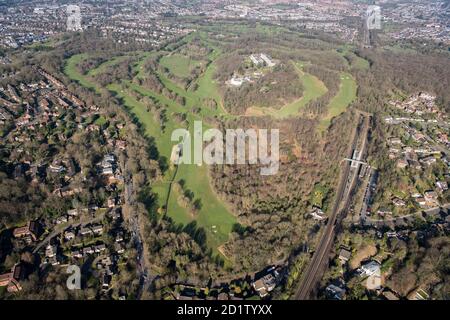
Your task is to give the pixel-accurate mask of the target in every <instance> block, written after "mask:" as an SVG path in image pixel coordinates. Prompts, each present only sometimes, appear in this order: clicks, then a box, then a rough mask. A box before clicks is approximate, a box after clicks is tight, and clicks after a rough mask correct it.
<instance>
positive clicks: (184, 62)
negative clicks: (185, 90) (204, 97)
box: [159, 53, 201, 78]
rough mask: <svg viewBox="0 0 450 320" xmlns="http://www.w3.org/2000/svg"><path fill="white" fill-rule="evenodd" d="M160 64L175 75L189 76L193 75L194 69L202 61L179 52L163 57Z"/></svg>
mask: <svg viewBox="0 0 450 320" xmlns="http://www.w3.org/2000/svg"><path fill="white" fill-rule="evenodd" d="M159 64H160V65H161V66H163V67H164V68H167V69H168V70H169V71H170V73H172V74H174V75H175V76H177V77H180V78H187V77H189V76H190V75H191V72H192V70H193V69H194V68H195V67H197V66H199V65H200V64H201V63H200V62H199V61H195V60H192V59H191V58H189V57H186V56H184V55H181V54H179V53H173V54H170V55H166V56H164V57H162V58H161V60H160V61H159Z"/></svg>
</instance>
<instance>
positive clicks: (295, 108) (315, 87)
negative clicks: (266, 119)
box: [251, 63, 328, 119]
mask: <svg viewBox="0 0 450 320" xmlns="http://www.w3.org/2000/svg"><path fill="white" fill-rule="evenodd" d="M303 65H304V64H302V63H297V64H295V67H296V69H297V72H298V74H299V77H300V78H301V80H302V84H303V96H302V97H301V98H300V99H297V100H296V101H294V102H292V103H289V104H287V105H285V106H283V107H282V108H281V109H279V110H276V109H273V108H261V107H253V108H251V109H252V112H254V113H255V115H257V114H259V115H270V116H272V117H274V118H277V119H285V118H289V117H292V116H296V115H299V112H300V111H301V109H302V108H303V107H304V106H305V105H307V104H308V103H309V102H311V101H312V100H315V99H317V98H319V97H321V96H323V95H324V94H325V93H327V91H328V89H327V87H326V86H325V84H324V83H323V82H322V81H320V80H319V79H318V78H317V77H315V76H313V75H312V74H309V73H306V72H304V71H303V70H302V67H303Z"/></svg>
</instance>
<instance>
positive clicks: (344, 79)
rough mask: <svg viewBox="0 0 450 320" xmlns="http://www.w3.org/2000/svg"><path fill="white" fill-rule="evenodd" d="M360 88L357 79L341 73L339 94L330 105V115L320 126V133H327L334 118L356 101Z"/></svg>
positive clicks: (323, 119)
mask: <svg viewBox="0 0 450 320" xmlns="http://www.w3.org/2000/svg"><path fill="white" fill-rule="evenodd" d="M357 88H358V86H357V84H356V81H355V79H354V78H353V77H352V76H351V75H350V74H349V73H346V72H343V73H341V84H340V87H339V92H338V93H337V95H336V96H334V97H333V99H331V101H330V104H329V105H328V113H327V115H326V116H325V117H323V118H322V120H321V121H320V124H319V131H321V132H323V131H325V130H326V129H327V128H328V127H329V126H330V124H331V120H332V119H333V118H334V117H337V116H339V115H340V114H342V113H344V112H345V110H346V109H347V107H348V106H349V105H350V104H351V103H352V102H353V100H355V98H356V90H357Z"/></svg>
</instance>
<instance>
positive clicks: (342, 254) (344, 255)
mask: <svg viewBox="0 0 450 320" xmlns="http://www.w3.org/2000/svg"><path fill="white" fill-rule="evenodd" d="M351 256H352V252H351V251H350V250H347V249H346V248H341V250H340V251H339V260H340V261H341V263H342V264H344V263H346V262H347V261H348V260H349V259H350V257H351Z"/></svg>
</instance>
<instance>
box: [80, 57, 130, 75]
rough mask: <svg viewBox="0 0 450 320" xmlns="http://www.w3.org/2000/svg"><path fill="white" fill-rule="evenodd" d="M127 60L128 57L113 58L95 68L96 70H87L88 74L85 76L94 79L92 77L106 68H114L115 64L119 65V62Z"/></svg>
mask: <svg viewBox="0 0 450 320" xmlns="http://www.w3.org/2000/svg"><path fill="white" fill-rule="evenodd" d="M127 58H128V56H119V57H115V58H113V59H111V60H108V61H105V62H103V63H101V64H100V65H99V66H97V68H94V69H91V70H89V72H88V73H87V74H88V76H90V77H94V76H96V75H98V74H100V73H102V72H104V71H105V70H106V68H108V67H110V66H114V65H116V64H119V63H120V62H122V61H124V60H125V59H127Z"/></svg>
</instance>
